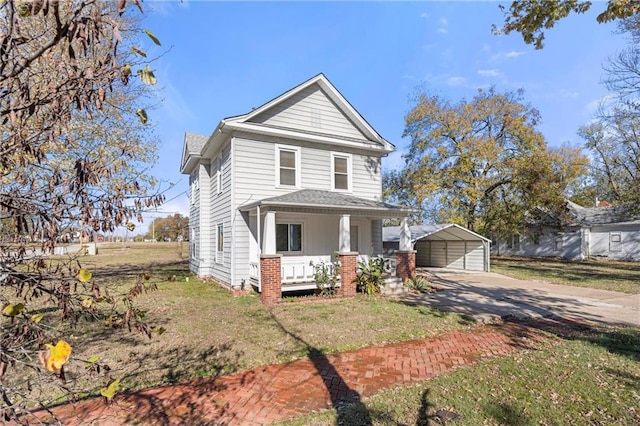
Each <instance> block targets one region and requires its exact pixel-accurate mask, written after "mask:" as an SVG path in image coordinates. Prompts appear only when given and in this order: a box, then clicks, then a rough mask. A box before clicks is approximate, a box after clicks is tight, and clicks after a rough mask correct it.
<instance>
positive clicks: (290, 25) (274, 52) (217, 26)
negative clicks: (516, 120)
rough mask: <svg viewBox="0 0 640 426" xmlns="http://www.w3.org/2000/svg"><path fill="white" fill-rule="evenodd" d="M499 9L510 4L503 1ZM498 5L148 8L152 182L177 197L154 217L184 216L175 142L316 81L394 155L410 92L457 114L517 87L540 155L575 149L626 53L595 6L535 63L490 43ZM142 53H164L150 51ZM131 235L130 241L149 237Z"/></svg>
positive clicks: (515, 43)
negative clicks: (608, 68)
mask: <svg viewBox="0 0 640 426" xmlns="http://www.w3.org/2000/svg"><path fill="white" fill-rule="evenodd" d="M502 3H505V4H506V3H508V1H507V0H505V1H503V2H502ZM499 4H500V3H499V2H494V1H485V2H474V1H467V2H462V1H460V2H431V1H423V2H293V1H286V2H217V1H215V2H214V1H193V0H192V1H188V0H184V1H183V2H180V1H146V2H144V3H143V7H145V8H146V10H145V12H146V13H145V19H144V21H143V26H144V27H145V28H149V29H150V30H151V31H152V32H153V33H155V34H156V35H157V36H158V37H159V38H160V40H161V42H162V49H168V52H167V53H166V54H165V55H163V56H162V57H161V58H159V59H158V60H157V61H155V62H153V63H152V68H153V69H154V72H155V74H156V76H157V78H158V96H159V97H160V98H161V102H160V104H159V106H158V108H157V109H155V110H153V111H150V115H151V118H152V120H153V122H154V124H155V126H156V129H155V131H156V133H157V135H158V136H159V137H160V139H161V141H162V148H161V150H160V160H159V163H158V165H157V166H156V167H155V169H154V173H155V175H156V176H157V177H158V178H160V179H164V180H167V181H170V182H173V183H176V184H177V185H176V186H175V187H174V188H173V189H172V190H171V191H169V193H168V194H167V199H168V200H170V201H168V202H167V203H166V204H165V205H164V206H163V207H161V211H162V214H159V216H165V215H166V214H167V213H174V212H180V213H182V214H187V213H188V200H187V196H186V193H185V191H186V190H187V187H188V177H186V176H183V175H181V174H180V172H179V166H180V164H179V163H180V157H181V153H182V144H183V137H184V132H185V131H190V132H197V133H202V134H207V135H208V134H210V133H211V132H212V131H213V129H214V128H215V126H216V125H217V123H218V122H219V121H220V119H222V118H224V117H227V116H232V115H237V114H243V113H246V112H248V111H250V110H251V109H252V108H254V107H257V106H259V105H261V104H263V103H265V102H267V101H268V100H270V99H272V98H273V97H275V96H277V95H279V94H281V93H283V92H284V91H286V90H288V89H290V88H292V87H294V86H295V85H297V84H299V83H301V82H303V81H305V80H307V79H308V78H310V77H312V76H314V75H316V74H318V73H319V72H323V73H324V74H325V75H326V76H327V77H328V78H329V80H330V81H331V82H332V83H333V84H334V85H335V86H336V87H337V88H338V90H340V92H341V93H342V94H343V95H344V96H345V97H346V98H347V99H348V100H349V101H350V102H351V104H352V105H353V106H354V107H355V108H356V109H357V110H358V111H359V112H360V113H361V114H362V115H363V116H364V117H365V119H366V120H367V121H368V122H369V123H370V124H371V125H372V126H373V127H374V128H375V129H376V130H377V131H378V132H379V133H380V134H381V135H382V136H383V137H385V138H386V139H388V140H389V141H390V142H392V143H393V144H395V145H396V147H397V148H398V151H397V152H396V153H394V154H391V155H390V156H389V157H388V158H387V159H385V161H384V163H383V166H384V167H386V168H394V167H400V166H401V165H402V159H401V154H402V152H403V149H404V148H405V147H406V146H407V145H408V142H409V141H408V140H406V139H403V138H402V133H403V130H404V116H405V114H406V113H407V112H408V111H409V109H410V108H411V106H412V104H411V103H410V97H411V95H412V94H413V93H415V91H416V90H417V89H418V88H420V87H421V88H424V89H425V90H426V91H427V92H429V93H433V94H438V95H442V96H445V97H447V98H449V99H451V100H452V101H454V102H457V101H459V100H461V99H462V98H467V99H469V98H471V97H472V96H473V95H474V94H475V93H476V91H477V89H478V88H480V87H488V86H490V85H495V87H496V89H497V90H498V91H506V90H515V89H519V88H524V90H525V99H526V101H528V102H530V103H531V104H532V105H533V106H534V107H536V108H537V109H538V110H539V111H540V112H541V114H542V124H541V125H540V126H539V130H540V131H541V132H542V133H543V134H544V136H545V137H546V139H547V143H549V144H550V145H558V144H561V143H565V142H568V143H571V144H574V145H577V144H581V143H582V141H581V140H580V139H579V138H578V136H577V135H576V131H577V129H578V127H579V126H581V125H583V124H585V123H587V122H588V121H589V119H590V118H591V117H592V114H593V112H594V110H595V107H596V105H597V103H598V101H599V100H600V99H602V98H603V97H604V96H605V95H606V90H605V88H604V87H602V85H600V84H599V81H600V79H601V78H602V76H603V72H602V63H603V61H604V60H605V59H606V57H607V56H610V55H612V54H614V53H615V52H616V51H617V50H619V49H621V48H623V47H624V45H625V40H624V38H623V37H622V36H621V35H618V34H613V32H614V30H615V24H606V25H600V24H597V23H596V21H595V15H596V13H597V12H598V10H600V9H602V8H603V7H604V4H603V3H602V2H595V4H594V6H593V9H594V10H593V11H592V12H590V13H588V14H587V15H582V16H574V17H570V18H568V19H565V20H563V21H561V22H560V23H559V24H558V25H557V26H556V27H555V28H553V29H552V30H550V31H548V32H547V34H546V46H545V48H544V49H543V50H539V51H536V50H535V49H534V48H533V47H531V46H529V45H525V44H524V42H523V41H522V38H521V37H520V35H519V34H511V35H509V36H496V35H493V34H492V33H491V25H492V24H498V25H499V24H501V23H502V22H503V15H502V12H501V11H500V9H499V8H498V5H499ZM144 43H148V44H149V45H148V46H144V47H145V48H149V50H150V51H151V52H157V51H158V50H160V51H161V49H158V48H154V49H152V48H151V42H150V41H148V40H144ZM148 222H149V219H148V216H147V219H146V224H145V225H141V226H139V228H138V229H137V230H136V232H141V231H143V230H145V229H146V225H147V224H148Z"/></svg>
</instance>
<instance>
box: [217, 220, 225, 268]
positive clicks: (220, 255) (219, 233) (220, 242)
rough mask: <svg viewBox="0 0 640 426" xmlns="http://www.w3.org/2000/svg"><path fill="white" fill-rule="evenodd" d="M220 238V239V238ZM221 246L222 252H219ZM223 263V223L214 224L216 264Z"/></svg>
mask: <svg viewBox="0 0 640 426" xmlns="http://www.w3.org/2000/svg"><path fill="white" fill-rule="evenodd" d="M221 236H222V238H220V237H221ZM221 246H222V250H219V249H220V247H221ZM223 262H224V223H222V222H219V223H217V224H216V263H223Z"/></svg>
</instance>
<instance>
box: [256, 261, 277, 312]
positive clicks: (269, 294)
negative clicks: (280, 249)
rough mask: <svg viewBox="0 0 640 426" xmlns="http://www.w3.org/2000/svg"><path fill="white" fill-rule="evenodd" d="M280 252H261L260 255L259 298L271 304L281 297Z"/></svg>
mask: <svg viewBox="0 0 640 426" xmlns="http://www.w3.org/2000/svg"><path fill="white" fill-rule="evenodd" d="M281 258H282V255H281V254H263V255H262V256H260V287H261V293H260V300H262V302H263V303H264V304H266V305H272V304H274V303H276V302H278V301H279V300H280V299H282V270H281V269H280V265H281Z"/></svg>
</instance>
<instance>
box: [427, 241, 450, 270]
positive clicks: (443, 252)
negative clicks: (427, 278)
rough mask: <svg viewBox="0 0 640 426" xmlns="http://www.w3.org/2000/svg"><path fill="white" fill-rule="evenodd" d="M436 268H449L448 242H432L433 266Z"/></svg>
mask: <svg viewBox="0 0 640 426" xmlns="http://www.w3.org/2000/svg"><path fill="white" fill-rule="evenodd" d="M430 266H435V267H436V268H445V267H446V266H447V242H446V241H431V265H430Z"/></svg>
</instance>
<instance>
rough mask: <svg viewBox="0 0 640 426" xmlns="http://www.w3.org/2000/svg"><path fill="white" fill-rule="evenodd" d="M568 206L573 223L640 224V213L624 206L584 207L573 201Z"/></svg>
mask: <svg viewBox="0 0 640 426" xmlns="http://www.w3.org/2000/svg"><path fill="white" fill-rule="evenodd" d="M567 206H568V208H569V212H570V213H571V216H572V219H573V220H572V225H607V224H613V223H621V224H622V223H628V224H636V223H637V224H640V215H638V214H633V213H632V212H631V211H630V210H629V209H627V208H625V207H622V206H615V207H582V206H580V205H578V204H576V203H572V202H571V201H568V202H567Z"/></svg>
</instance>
